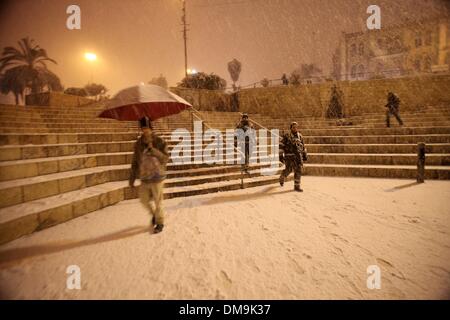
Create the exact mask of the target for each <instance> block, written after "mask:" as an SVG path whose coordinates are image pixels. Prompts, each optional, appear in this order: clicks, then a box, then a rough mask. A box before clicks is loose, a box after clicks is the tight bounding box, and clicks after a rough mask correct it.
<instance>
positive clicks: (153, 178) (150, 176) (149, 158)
mask: <svg viewBox="0 0 450 320" xmlns="http://www.w3.org/2000/svg"><path fill="white" fill-rule="evenodd" d="M139 175H140V179H141V180H142V181H144V182H159V181H161V180H162V179H163V178H164V177H163V175H162V173H161V162H160V161H159V160H158V158H157V157H155V156H154V155H152V154H151V152H150V150H149V149H148V148H146V149H145V150H144V151H143V152H142V155H141V163H140V167H139Z"/></svg>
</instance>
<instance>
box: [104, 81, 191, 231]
mask: <svg viewBox="0 0 450 320" xmlns="http://www.w3.org/2000/svg"><path fill="white" fill-rule="evenodd" d="M188 108H192V105H190V104H189V103H188V102H187V101H186V100H184V99H183V98H181V97H179V96H177V95H176V94H174V93H172V92H170V91H167V90H166V89H164V88H162V87H159V86H156V85H150V84H147V85H144V84H141V85H138V86H132V87H129V88H125V89H123V90H121V91H119V92H118V93H117V94H116V95H115V96H114V97H113V98H112V99H110V100H108V101H107V109H105V110H103V111H102V112H101V113H100V114H99V117H100V118H108V119H116V120H119V121H139V126H140V128H141V133H142V134H141V135H140V137H139V138H138V140H137V141H136V144H135V146H134V154H133V161H132V164H131V172H130V178H129V184H130V187H134V182H135V180H136V179H137V178H139V179H140V180H141V185H140V188H139V198H140V200H141V203H142V204H143V206H144V207H145V208H146V209H147V210H148V211H149V212H150V214H151V215H152V216H153V218H152V227H153V228H154V231H155V232H156V233H158V232H161V231H162V229H163V227H164V209H163V207H162V201H163V198H164V192H163V189H164V179H165V178H166V164H167V162H168V160H169V152H168V150H167V144H166V142H165V141H164V140H163V139H162V138H161V137H158V136H157V135H156V134H155V133H154V132H153V130H152V124H151V120H153V121H154V120H157V119H160V118H163V117H167V116H170V115H173V114H177V113H180V112H182V111H183V110H186V109H188ZM151 201H153V202H154V207H153V206H152V204H151V203H150V202H151Z"/></svg>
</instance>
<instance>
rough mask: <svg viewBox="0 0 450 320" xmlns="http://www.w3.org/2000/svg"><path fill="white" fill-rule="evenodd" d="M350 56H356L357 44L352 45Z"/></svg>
mask: <svg viewBox="0 0 450 320" xmlns="http://www.w3.org/2000/svg"><path fill="white" fill-rule="evenodd" d="M350 56H351V57H354V56H356V44H352V45H351V46H350Z"/></svg>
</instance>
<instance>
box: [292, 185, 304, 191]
mask: <svg viewBox="0 0 450 320" xmlns="http://www.w3.org/2000/svg"><path fill="white" fill-rule="evenodd" d="M294 191H297V192H303V189H301V188H300V186H299V185H298V186H294Z"/></svg>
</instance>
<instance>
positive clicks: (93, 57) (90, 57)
mask: <svg viewBox="0 0 450 320" xmlns="http://www.w3.org/2000/svg"><path fill="white" fill-rule="evenodd" d="M84 57H85V58H86V60H88V61H95V60H97V55H96V54H95V53H92V52H86V53H85V54H84Z"/></svg>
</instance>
